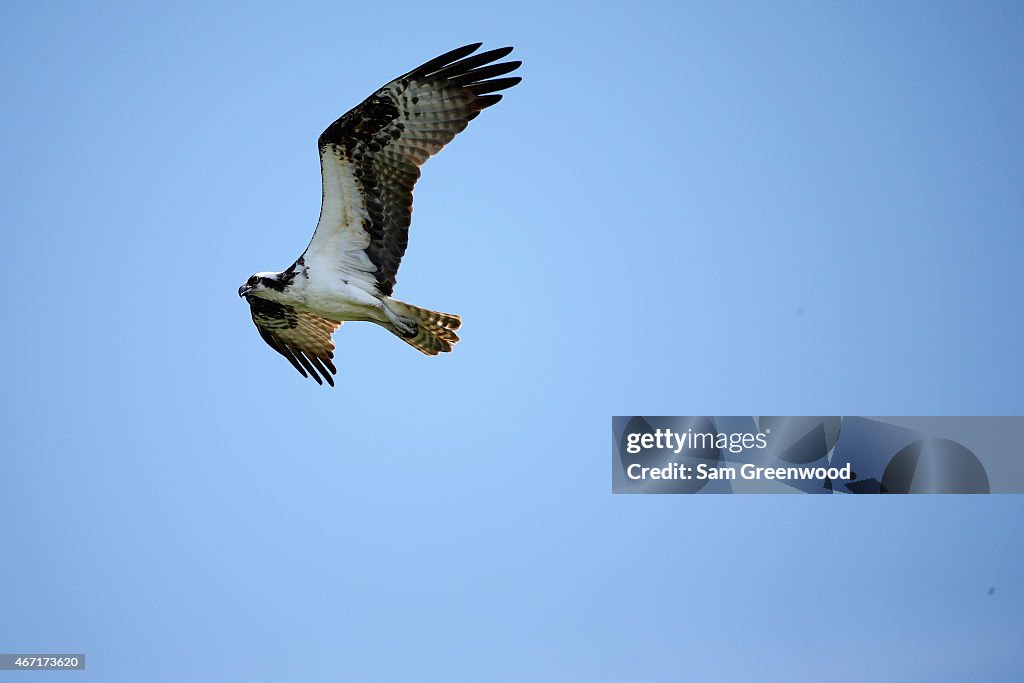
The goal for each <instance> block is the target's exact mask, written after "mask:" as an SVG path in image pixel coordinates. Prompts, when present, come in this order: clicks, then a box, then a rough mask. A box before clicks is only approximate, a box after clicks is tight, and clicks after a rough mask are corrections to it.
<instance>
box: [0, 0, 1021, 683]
mask: <svg viewBox="0 0 1024 683" xmlns="http://www.w3.org/2000/svg"><path fill="white" fill-rule="evenodd" d="M143 4H144V5H146V6H145V7H142V6H140V3H117V4H115V3H99V4H91V3H77V2H66V3H53V2H38V3H30V2H19V3H15V2H8V3H4V4H3V7H2V9H0V74H2V75H0V79H2V80H0V85H2V92H3V102H4V104H3V106H2V107H0V135H2V136H3V154H2V156H0V181H2V182H0V186H2V188H3V190H2V192H3V201H2V202H0V226H2V231H0V254H2V255H3V283H4V286H3V292H4V296H3V305H4V312H3V316H2V321H3V322H2V325H3V328H2V329H3V334H2V335H0V371H2V378H3V384H2V392H3V393H2V406H0V407H2V413H0V426H2V429H0V457H2V459H0V515H2V519H3V526H2V529H3V534H2V539H3V546H2V550H0V651H5V652H18V651H29V652H31V651H35V652H52V651H58V652H59V651H65V652H84V653H86V654H87V657H88V669H87V671H86V672H84V673H78V674H67V673H64V674H36V676H39V677H40V678H44V679H49V678H52V677H61V678H60V680H62V681H63V680H66V679H67V680H70V679H71V678H74V679H75V680H89V681H143V680H145V681H223V680H247V681H321V680H322V681H327V680H344V681H404V680H418V681H419V680H422V681H495V682H500V681H630V680H644V681H678V680H683V679H684V678H689V679H692V680H711V679H720V680H755V679H763V680H835V681H845V680H850V681H853V680H865V679H867V678H870V679H872V680H899V681H962V680H968V679H971V680H1006V681H1010V680H1019V678H1017V675H1019V672H1020V671H1021V669H1022V668H1024V655H1022V652H1021V648H1020V645H1019V638H1020V634H1021V633H1022V632H1024V612H1022V608H1024V585H1022V582H1021V578H1022V576H1024V571H1022V569H1024V552H1022V551H1024V534H1022V533H1021V519H1022V514H1024V498H1021V497H1019V496H1003V497H996V496H989V497H975V498H966V497H953V496H948V497H924V496H921V497H913V498H902V499H891V498H887V497H866V498H855V497H839V496H828V497H826V496H799V497H787V496H723V497H705V496H695V497H684V496H671V497H670V496H662V497H658V496H613V495H611V493H610V490H611V475H610V472H609V463H610V457H609V446H610V439H609V435H610V428H611V421H610V416H611V415H615V414H626V415H633V414H640V415H642V414H656V415H676V414H678V415H715V414H718V415H732V414H738V415H759V414H769V415H772V414H778V415H789V414H813V415H821V414H826V415H827V414H842V415H887V414H888V415H903V414H1020V413H1022V412H1024V395H1022V392H1021V383H1022V380H1024V361H1022V354H1021V352H1020V349H1021V348H1024V330H1022V324H1021V318H1022V306H1021V293H1022V291H1024V274H1022V268H1021V257H1022V254H1024V234H1022V227H1024V127H1022V123H1024V5H1021V3H1017V2H1003V3H998V2H980V3H977V2H972V3H968V2H962V3H949V2H920V3H916V2H899V3H889V2H884V3H883V2H879V3H859V2H858V3H854V2H849V3H835V2H830V3H822V2H786V3H717V2H716V3H700V4H693V3H674V2H673V3H668V2H666V3H654V4H651V3H643V2H630V3H622V4H616V5H595V4H594V3H551V2H545V3H537V2H531V3H526V4H524V3H438V2H422V1H417V2H405V3H403V2H388V3H365V2H364V3H348V2H328V3H320V4H309V3H280V2H275V3H267V4H264V5H258V4H246V3H237V4H225V3H213V4H211V3H195V4H193V5H189V4H186V3H164V4H162V5H161V6H156V5H155V4H153V5H152V6H150V5H151V4H150V3H143ZM477 40H482V41H485V43H486V45H487V46H488V47H499V46H502V45H506V44H509V45H514V46H515V47H516V52H515V53H514V54H515V55H516V57H518V58H520V59H522V60H524V62H525V64H524V66H523V67H522V69H521V71H520V73H521V75H522V76H523V77H524V81H523V83H522V84H521V85H519V86H517V87H516V88H514V89H513V90H511V91H509V92H508V94H507V96H506V98H505V100H504V101H503V102H502V103H501V104H500V105H498V106H496V107H494V108H493V109H490V110H488V111H487V112H485V113H484V114H483V115H482V116H481V117H480V118H479V119H477V120H476V121H474V122H473V124H472V125H471V127H470V128H469V129H468V130H467V131H466V132H465V133H464V134H463V135H461V136H460V137H459V138H458V139H456V140H455V141H454V142H453V143H452V144H451V145H450V146H449V147H448V148H447V149H446V150H445V151H444V152H442V153H441V155H440V156H438V157H436V158H434V159H433V160H431V161H430V162H429V163H428V164H427V166H426V167H425V169H424V171H425V172H424V177H423V179H422V181H421V183H420V184H419V185H418V187H417V194H416V211H415V214H414V219H413V226H412V231H411V239H410V247H409V251H408V253H407V255H406V259H405V262H404V263H403V266H402V269H401V271H400V272H399V277H398V287H397V289H396V295H397V296H399V297H400V298H403V299H406V300H408V301H411V302H413V303H416V304H419V305H422V306H426V307H429V308H435V309H439V310H444V311H452V312H456V313H459V314H461V315H462V316H463V318H464V321H465V322H464V326H463V330H462V333H463V334H462V337H463V342H462V343H461V344H460V345H459V346H458V348H457V349H456V351H455V353H453V354H450V355H447V356H445V357H443V358H435V359H428V358H426V357H424V356H422V355H420V354H418V353H416V352H415V351H413V350H412V349H411V348H409V347H408V346H406V345H405V344H402V343H401V342H400V341H398V340H397V339H394V338H393V337H392V336H391V335H389V334H388V333H387V332H385V331H384V330H381V329H379V328H376V327H373V326H370V325H366V324H355V323H350V324H347V325H345V326H344V327H343V328H342V329H341V330H340V331H339V333H338V334H337V336H336V341H337V344H338V351H337V356H336V361H337V365H338V368H339V373H338V387H337V388H336V389H333V390H331V389H328V388H321V387H318V386H317V385H316V384H314V383H313V382H311V381H309V380H303V379H302V378H301V377H300V376H299V375H298V374H297V373H296V372H295V371H294V370H293V369H292V368H291V367H290V366H289V365H288V363H287V362H286V361H285V360H284V359H282V358H281V357H280V356H278V355H277V354H276V353H274V352H273V351H272V350H271V349H270V348H268V347H267V346H266V345H265V344H264V343H263V341H262V340H261V339H260V338H259V337H258V335H257V333H256V330H255V329H254V328H253V326H252V322H251V320H250V318H249V311H248V306H246V305H245V303H244V302H243V301H241V300H239V299H238V297H237V294H236V290H237V288H238V286H239V285H240V284H242V282H243V281H244V280H245V279H246V278H247V277H248V276H249V275H250V274H252V273H253V272H255V271H259V270H279V269H281V268H284V267H286V266H287V265H288V264H290V263H291V262H292V260H293V259H294V258H295V257H296V256H298V255H299V253H301V251H302V249H303V248H304V247H305V245H306V242H307V241H308V239H309V236H310V234H311V233H312V229H313V226H314V224H315V221H316V218H317V214H318V211H319V205H320V178H319V167H318V164H317V155H316V144H315V140H316V138H317V136H318V134H319V133H320V131H321V130H323V128H324V127H326V126H327V124H329V123H330V122H331V121H332V120H334V119H335V118H336V117H337V116H339V115H340V114H342V113H343V112H345V111H346V110H347V109H348V108H350V107H352V106H354V105H355V104H357V103H358V102H360V101H361V100H362V99H363V98H364V97H365V96H366V95H368V94H369V93H370V92H371V91H372V90H373V89H374V88H376V87H377V86H379V85H381V84H383V83H384V82H386V81H388V80H390V79H391V78H392V77H394V76H397V75H398V74H400V73H402V72H404V71H406V70H408V69H410V68H412V67H414V66H416V65H418V64H419V63H421V62H423V61H426V60H427V59H429V58H431V57H433V56H435V55H437V54H440V53H441V52H444V51H447V50H449V49H451V48H454V47H456V46H459V45H462V44H465V43H469V42H474V41H477ZM993 586H994V587H995V588H996V592H995V594H994V595H992V596H989V595H988V594H987V593H988V589H989V588H990V587H993ZM20 675H22V674H14V673H9V674H7V675H6V676H4V675H2V674H0V678H6V677H11V678H15V677H18V676H20ZM19 680H20V679H19Z"/></svg>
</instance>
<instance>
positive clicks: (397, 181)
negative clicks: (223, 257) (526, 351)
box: [238, 43, 522, 386]
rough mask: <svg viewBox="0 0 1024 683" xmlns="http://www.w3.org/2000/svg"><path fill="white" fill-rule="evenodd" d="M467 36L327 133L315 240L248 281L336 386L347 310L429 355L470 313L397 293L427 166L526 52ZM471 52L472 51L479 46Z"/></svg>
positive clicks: (267, 317)
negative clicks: (416, 189)
mask: <svg viewBox="0 0 1024 683" xmlns="http://www.w3.org/2000/svg"><path fill="white" fill-rule="evenodd" d="M480 45H481V43H474V44H473V45H466V46H465V47H460V48H458V49H456V50H452V51H451V52H447V53H445V54H443V55H441V56H440V57H437V58H435V59H432V60H430V61H429V62H427V63H426V64H423V65H422V66H419V67H417V68H415V69H413V70H412V71H410V72H409V73H407V74H405V75H404V76H399V77H398V78H396V79H395V80H393V81H391V82H390V83H388V84H387V85H385V86H383V87H382V88H380V89H379V90H377V92H375V93H373V94H372V95H370V96H369V97H368V98H366V100H364V101H363V103H362V104H360V105H359V106H357V107H356V108H355V109H353V110H352V111H350V112H348V113H347V114H345V115H344V116H342V117H341V118H340V119H338V120H337V121H335V122H334V123H332V124H331V125H330V126H328V127H327V130H325V131H324V132H323V134H322V135H320V139H319V141H318V142H319V147H320V173H321V176H322V178H323V203H322V204H321V207H320V220H319V222H318V223H317V226H316V230H315V231H314V233H313V239H312V240H310V242H309V246H307V247H306V251H305V252H303V254H302V255H301V256H299V258H298V259H296V260H295V262H294V263H293V264H292V265H290V266H288V268H286V269H285V270H283V271H281V272H279V273H256V274H255V275H253V276H252V277H250V278H249V279H248V280H246V282H245V284H244V285H242V286H241V287H240V288H239V289H238V296H240V297H244V298H245V300H246V301H248V302H249V306H250V309H251V313H252V321H253V322H254V323H255V324H256V329H257V330H258V331H259V333H260V336H261V337H263V340H264V341H265V342H267V344H269V345H270V348H272V349H274V350H275V351H277V352H278V353H280V354H281V355H282V356H284V357H285V358H287V359H288V362H290V363H291V364H292V365H293V366H294V367H295V369H296V370H298V371H299V372H300V373H302V376H303V377H310V376H312V378H313V379H315V380H316V381H317V383H318V384H321V385H322V384H323V380H322V379H321V377H322V378H323V379H326V380H327V382H328V384H330V385H331V386H334V379H333V378H332V376H331V375H333V374H335V373H336V372H337V369H336V368H335V367H334V362H333V358H334V342H333V341H332V340H331V335H333V334H334V332H335V330H337V329H338V327H340V326H341V323H342V322H344V321H346V320H363V321H367V322H372V323H376V324H378V325H380V326H381V327H384V328H385V329H387V330H389V331H391V332H392V333H394V334H395V335H397V336H398V337H399V338H400V339H402V341H404V342H406V343H408V344H410V345H411V346H413V347H415V348H417V349H419V350H420V351H422V352H423V353H425V354H427V355H429V356H436V355H437V354H439V353H442V352H445V351H451V350H452V345H454V344H455V343H456V342H458V341H459V337H458V335H457V334H456V333H455V330H457V329H459V326H460V325H461V324H462V320H461V319H460V318H459V316H457V315H453V314H451V313H438V312H436V311H428V310H426V309H423V308H418V307H416V306H413V305H411V304H407V303H404V302H402V301H398V300H397V299H392V298H391V293H392V291H393V290H394V287H395V274H396V273H397V272H398V265H399V263H401V261H402V256H403V255H404V254H405V248H406V245H407V244H408V241H409V222H410V218H411V215H412V190H413V186H414V185H415V184H416V180H417V179H418V178H419V175H420V169H419V167H420V166H422V165H423V163H424V162H425V161H426V160H427V159H429V158H430V157H431V156H433V155H434V154H437V153H438V152H439V151H440V150H441V148H442V147H444V146H445V145H446V144H448V143H449V142H451V140H452V138H454V137H455V136H456V135H457V134H458V133H459V132H461V131H462V129H464V128H465V127H466V124H468V123H469V122H470V121H472V120H473V119H474V118H476V117H477V115H478V114H479V113H480V111H481V110H482V109H486V108H487V107H490V106H491V105H493V104H495V103H497V102H498V101H499V100H500V99H501V95H495V94H493V93H496V92H497V91H499V90H504V89H506V88H511V87H512V86H514V85H515V84H517V83H519V81H520V80H522V79H520V78H518V77H511V78H498V77H499V76H504V75H505V74H507V73H509V72H511V71H514V70H515V69H517V68H519V66H520V65H521V64H522V62H518V61H513V62H500V63H497V64H495V63H493V62H496V61H497V60H499V59H501V58H502V57H505V56H506V55H508V54H509V53H510V52H511V51H512V48H511V47H505V48H500V49H497V50H490V51H487V52H481V53H479V54H473V53H475V52H476V51H477V49H478V48H479V47H480ZM471 55H472V56H471Z"/></svg>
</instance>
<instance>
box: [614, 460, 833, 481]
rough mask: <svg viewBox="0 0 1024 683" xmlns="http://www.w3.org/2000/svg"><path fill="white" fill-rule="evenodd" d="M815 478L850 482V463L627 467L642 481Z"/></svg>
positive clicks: (629, 475) (628, 470)
mask: <svg viewBox="0 0 1024 683" xmlns="http://www.w3.org/2000/svg"><path fill="white" fill-rule="evenodd" d="M737 475H738V477H739V478H740V479H778V480H780V481H786V480H790V479H815V480H821V481H824V480H826V479H831V480H832V481H850V479H851V478H852V476H851V472H850V464H849V463H847V464H845V465H843V466H842V467H760V466H758V465H752V464H750V463H747V464H745V465H740V467H739V468H736V467H732V466H726V465H707V464H705V463H699V464H697V465H693V466H691V465H683V464H682V463H678V462H674V463H672V464H670V465H665V466H664V467H643V466H642V465H638V464H636V463H633V464H632V465H630V466H629V467H628V468H626V476H627V477H629V478H630V479H633V480H640V479H697V480H701V479H736V478H737Z"/></svg>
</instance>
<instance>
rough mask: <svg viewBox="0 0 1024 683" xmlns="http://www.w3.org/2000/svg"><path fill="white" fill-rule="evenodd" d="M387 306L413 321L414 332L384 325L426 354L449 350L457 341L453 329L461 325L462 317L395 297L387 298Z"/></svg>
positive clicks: (457, 337) (457, 336) (430, 354)
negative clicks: (431, 309)
mask: <svg viewBox="0 0 1024 683" xmlns="http://www.w3.org/2000/svg"><path fill="white" fill-rule="evenodd" d="M388 307H389V308H390V309H391V310H392V311H393V312H394V313H396V314H397V315H399V316H401V317H403V318H407V319H409V320H412V321H413V322H415V323H416V333H415V334H405V333H403V331H402V330H401V329H399V328H398V327H397V326H396V325H394V324H388V325H385V327H387V328H388V329H389V330H391V332H392V333H393V334H394V335H395V336H397V337H398V338H399V339H401V340H402V341H404V342H405V343H406V344H409V345H410V346H412V347H414V348H416V349H419V350H420V351H421V352H423V353H425V354H427V355H428V356H436V355H438V354H439V353H446V352H448V351H451V350H452V347H453V346H455V344H457V343H458V341H459V335H457V334H455V330H457V329H459V327H460V326H461V325H462V318H460V317H459V316H457V315H454V314H452V313H439V312H437V311H428V310H427V309H425V308H419V307H418V306H413V305H412V304H407V303H405V302H404V301H398V300H396V299H390V300H388Z"/></svg>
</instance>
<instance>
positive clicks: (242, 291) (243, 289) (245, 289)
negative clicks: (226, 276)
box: [238, 285, 252, 296]
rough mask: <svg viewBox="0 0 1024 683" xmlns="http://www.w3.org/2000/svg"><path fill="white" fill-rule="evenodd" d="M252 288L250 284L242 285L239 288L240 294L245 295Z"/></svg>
mask: <svg viewBox="0 0 1024 683" xmlns="http://www.w3.org/2000/svg"><path fill="white" fill-rule="evenodd" d="M251 289H252V287H250V286H249V285H242V286H241V287H239V288H238V296H245V295H246V294H248V293H249V290H251Z"/></svg>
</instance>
